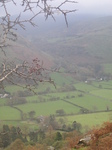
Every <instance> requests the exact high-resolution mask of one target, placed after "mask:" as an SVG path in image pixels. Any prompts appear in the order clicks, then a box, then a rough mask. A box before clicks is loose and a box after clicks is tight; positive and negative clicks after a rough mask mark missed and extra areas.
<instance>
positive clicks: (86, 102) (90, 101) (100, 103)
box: [69, 94, 112, 111]
mask: <svg viewBox="0 0 112 150" xmlns="http://www.w3.org/2000/svg"><path fill="white" fill-rule="evenodd" d="M69 101H70V102H72V103H74V104H77V105H79V106H82V107H84V108H87V109H89V110H92V111H97V110H98V111H99V110H106V109H107V106H108V107H109V108H110V109H112V102H111V101H110V100H104V99H102V98H100V97H97V96H92V95H87V94H83V96H82V97H76V98H73V99H69Z"/></svg>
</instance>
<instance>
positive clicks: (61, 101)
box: [0, 80, 112, 131]
mask: <svg viewBox="0 0 112 150" xmlns="http://www.w3.org/2000/svg"><path fill="white" fill-rule="evenodd" d="M62 83H63V82H62ZM62 83H61V85H62ZM68 83H69V86H70V85H71V80H68V81H67V82H65V84H64V85H62V86H60V83H59V84H57V88H56V89H55V87H54V86H53V85H49V84H48V85H47V84H45V85H44V86H43V85H40V86H39V88H37V89H36V91H37V93H39V92H41V94H37V95H33V94H32V95H31V96H26V97H24V98H25V99H26V101H27V103H25V104H21V105H20V104H19V105H14V107H16V108H17V109H15V108H13V107H10V106H8V105H7V102H8V101H10V99H9V98H4V99H2V98H0V121H1V122H2V123H6V124H13V125H18V124H21V125H22V124H23V125H24V124H25V123H26V122H24V121H22V120H21V112H20V111H22V112H23V113H24V114H28V113H29V112H30V111H35V117H38V116H41V115H43V116H50V115H52V114H54V115H56V111H57V110H61V109H62V110H64V113H65V115H64V116H57V115H56V118H57V120H58V119H59V118H60V117H63V118H66V122H67V124H69V123H72V122H73V121H77V122H78V123H80V124H81V125H82V126H83V131H86V130H87V128H88V129H89V128H92V127H93V126H97V125H100V124H102V123H103V122H105V121H109V120H111V118H112V112H111V111H112V90H111V89H110V88H111V87H112V81H100V82H99V81H98V82H97V81H93V82H92V83H91V84H89V83H85V82H77V83H76V84H74V83H73V84H72V86H74V89H73V90H69V89H68V91H66V90H67V89H66V90H65V91H64V90H63V89H64V87H66V85H68ZM99 85H101V86H99ZM47 89H49V90H48V91H47ZM5 90H6V91H7V92H9V93H10V95H11V96H12V95H13V93H15V92H17V91H24V89H22V88H20V87H17V86H14V85H11V86H7V87H6V89H5ZM45 91H47V92H45ZM43 92H45V93H43ZM81 109H88V110H89V112H90V113H89V114H88V113H81ZM19 110H20V111H19ZM27 116H28V115H27ZM27 124H28V122H27ZM29 126H30V125H29Z"/></svg>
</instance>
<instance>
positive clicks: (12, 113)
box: [0, 106, 21, 120]
mask: <svg viewBox="0 0 112 150" xmlns="http://www.w3.org/2000/svg"><path fill="white" fill-rule="evenodd" d="M20 119H21V118H20V112H19V111H18V110H16V109H14V108H11V107H9V106H1V107H0V120H20Z"/></svg>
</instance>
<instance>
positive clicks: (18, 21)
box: [0, 0, 76, 90]
mask: <svg viewBox="0 0 112 150" xmlns="http://www.w3.org/2000/svg"><path fill="white" fill-rule="evenodd" d="M75 3H76V2H75V1H74V0H60V1H59V3H58V4H57V5H56V4H55V0H54V1H53V0H20V1H19V2H17V0H0V7H1V10H2V12H3V14H1V16H0V30H1V33H0V49H1V51H2V52H3V53H4V55H6V51H5V50H4V48H5V47H8V46H9V44H8V43H9V41H16V40H17V34H16V32H15V31H14V30H17V27H18V26H20V27H21V28H22V29H23V30H25V23H29V24H31V25H32V26H34V27H35V26H37V25H36V24H35V23H34V19H35V18H36V17H38V15H40V14H43V15H44V17H45V19H48V17H49V16H50V17H52V18H53V19H54V20H55V14H56V13H61V14H63V16H64V18H65V23H66V25H67V26H68V22H67V14H68V13H71V12H75V11H76V10H75V9H71V10H69V9H67V10H66V9H65V5H66V4H72V5H74V4H75ZM9 5H12V8H18V7H19V8H20V7H21V9H22V10H21V9H18V10H19V11H18V12H17V13H18V14H17V17H16V18H15V19H14V18H13V17H12V14H11V12H10V10H9ZM24 13H30V15H29V16H30V17H29V18H28V19H22V16H23V14H24ZM7 57H8V56H7ZM42 64H43V63H40V61H39V60H38V59H37V58H36V59H34V60H33V61H32V63H28V62H26V61H24V62H23V63H21V64H15V63H14V62H10V63H9V62H6V61H4V62H2V64H1V65H0V85H1V87H2V88H3V87H4V82H9V83H12V84H17V85H19V84H18V83H19V82H18V81H19V79H20V80H21V81H22V82H25V83H27V84H25V86H24V87H25V88H28V89H29V90H31V89H32V87H36V85H37V84H38V82H50V83H53V81H52V80H51V79H50V78H48V77H47V78H46V75H45V72H46V71H47V72H48V71H49V70H47V69H45V68H43V65H42ZM19 86H21V84H20V85H19Z"/></svg>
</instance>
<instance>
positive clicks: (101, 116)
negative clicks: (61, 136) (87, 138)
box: [58, 112, 112, 132]
mask: <svg viewBox="0 0 112 150" xmlns="http://www.w3.org/2000/svg"><path fill="white" fill-rule="evenodd" d="M65 118H66V120H67V123H68V124H71V123H72V122H73V121H77V122H79V123H81V125H82V130H83V132H85V131H86V130H89V129H90V128H93V127H96V126H99V125H101V124H103V123H104V122H106V121H111V118H112V112H104V113H93V114H85V115H74V116H66V117H65ZM58 119H59V118H58Z"/></svg>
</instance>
